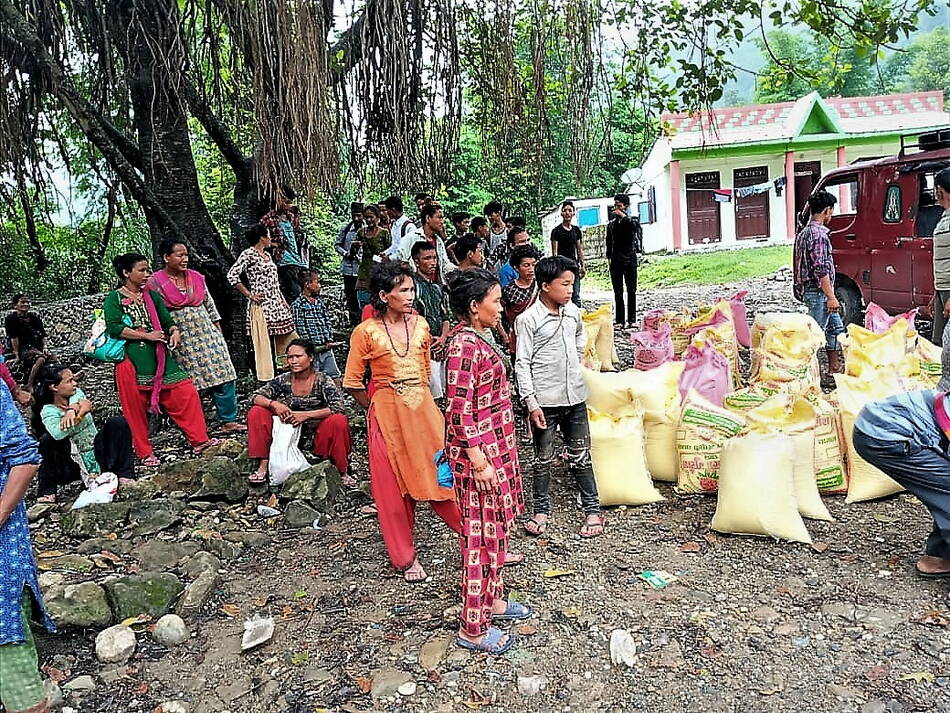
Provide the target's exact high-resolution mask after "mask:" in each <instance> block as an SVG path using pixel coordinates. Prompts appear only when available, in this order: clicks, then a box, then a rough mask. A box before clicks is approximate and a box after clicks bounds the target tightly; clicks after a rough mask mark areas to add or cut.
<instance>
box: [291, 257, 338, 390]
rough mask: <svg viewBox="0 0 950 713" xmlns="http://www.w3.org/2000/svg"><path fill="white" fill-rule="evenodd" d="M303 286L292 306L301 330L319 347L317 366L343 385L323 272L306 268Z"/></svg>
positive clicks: (300, 332)
mask: <svg viewBox="0 0 950 713" xmlns="http://www.w3.org/2000/svg"><path fill="white" fill-rule="evenodd" d="M300 286H301V288H302V289H301V292H300V296H299V297H298V298H297V299H295V300H294V303H293V304H292V305H291V306H290V307H291V310H292V311H293V313H294V324H295V326H296V327H297V334H299V335H300V336H301V337H303V338H304V339H309V340H310V341H311V342H313V344H314V346H315V347H316V348H317V358H316V359H314V360H313V366H314V368H315V369H316V370H317V371H322V372H323V373H324V374H326V375H327V376H329V377H330V378H331V379H333V381H334V382H336V383H337V385H338V386H339V384H340V382H341V379H342V376H341V374H340V367H339V366H338V365H337V363H336V358H335V357H334V356H333V347H335V346H337V344H336V342H334V341H333V324H332V322H331V321H330V315H329V314H328V313H327V306H326V303H325V302H324V301H323V296H322V295H321V294H320V275H319V274H317V273H316V272H314V271H313V270H305V271H304V273H303V277H302V279H301V284H300Z"/></svg>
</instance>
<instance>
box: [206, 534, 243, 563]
mask: <svg viewBox="0 0 950 713" xmlns="http://www.w3.org/2000/svg"><path fill="white" fill-rule="evenodd" d="M203 547H204V548H205V549H207V550H208V551H209V552H211V553H212V554H214V555H215V556H216V557H218V558H220V559H221V560H224V561H229V560H233V559H234V558H235V557H237V556H238V555H239V554H241V552H242V551H243V550H244V545H242V544H240V543H237V542H226V541H225V540H218V539H211V540H208V541H207V542H205V543H204V545H203Z"/></svg>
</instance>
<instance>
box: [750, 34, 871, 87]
mask: <svg viewBox="0 0 950 713" xmlns="http://www.w3.org/2000/svg"><path fill="white" fill-rule="evenodd" d="M766 38H767V39H766V41H762V40H758V41H757V44H758V46H759V49H760V50H761V51H762V53H763V54H764V55H765V56H766V62H765V64H764V65H763V67H762V68H761V69H760V70H759V76H758V82H757V86H756V92H755V100H756V102H759V103H762V104H767V103H772V102H784V101H795V100H796V99H799V98H801V97H803V96H805V95H806V94H809V93H810V92H812V91H817V92H818V93H819V94H821V96H823V97H828V96H845V97H855V96H866V95H869V94H875V93H879V92H881V91H883V90H884V86H883V85H882V83H881V81H880V79H879V77H878V72H877V69H878V68H877V55H876V54H868V53H867V51H866V50H865V49H863V48H860V47H856V46H849V47H838V46H835V45H833V44H832V43H831V42H829V41H828V40H827V39H825V38H823V37H820V36H818V35H815V34H814V33H812V32H808V31H801V32H795V31H790V30H784V29H782V30H774V31H772V32H770V33H768V35H767V36H766Z"/></svg>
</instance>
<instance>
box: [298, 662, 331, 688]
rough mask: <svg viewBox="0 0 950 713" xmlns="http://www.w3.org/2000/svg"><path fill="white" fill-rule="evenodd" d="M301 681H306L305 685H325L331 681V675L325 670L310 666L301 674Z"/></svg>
mask: <svg viewBox="0 0 950 713" xmlns="http://www.w3.org/2000/svg"><path fill="white" fill-rule="evenodd" d="M303 680H304V681H306V682H307V683H312V684H314V685H319V684H321V683H327V682H328V681H332V680H333V674H331V673H330V672H329V671H327V670H326V669H325V668H319V667H317V666H311V667H309V668H307V669H306V670H305V671H304V672H303Z"/></svg>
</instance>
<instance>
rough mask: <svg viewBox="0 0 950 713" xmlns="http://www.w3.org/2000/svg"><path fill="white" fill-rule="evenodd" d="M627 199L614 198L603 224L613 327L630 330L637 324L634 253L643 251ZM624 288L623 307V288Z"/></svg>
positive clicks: (628, 199) (635, 259) (637, 228)
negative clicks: (608, 215) (628, 328)
mask: <svg viewBox="0 0 950 713" xmlns="http://www.w3.org/2000/svg"><path fill="white" fill-rule="evenodd" d="M628 210H630V196H628V195H626V194H623V193H621V194H620V195H617V196H614V207H613V210H611V211H610V222H609V223H608V224H607V263H608V264H609V265H610V284H611V285H613V288H614V304H615V305H616V308H615V310H614V318H615V320H616V323H617V327H619V328H620V329H623V328H624V327H625V326H630V327H633V326H635V325H636V323H637V253H641V252H643V229H642V228H641V227H640V221H639V220H637V219H636V218H631V217H630V216H629V215H627V211H628ZM624 283H626V286H627V299H626V308H625V307H624V304H625V303H624V295H623V288H624Z"/></svg>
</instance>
